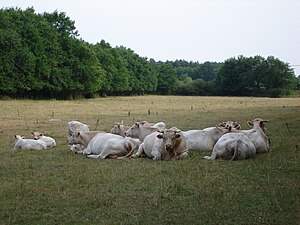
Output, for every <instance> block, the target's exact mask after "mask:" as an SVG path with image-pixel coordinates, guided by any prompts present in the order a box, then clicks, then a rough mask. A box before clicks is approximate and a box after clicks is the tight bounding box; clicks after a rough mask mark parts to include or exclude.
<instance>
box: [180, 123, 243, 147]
mask: <svg viewBox="0 0 300 225" xmlns="http://www.w3.org/2000/svg"><path fill="white" fill-rule="evenodd" d="M232 129H240V125H239V124H238V123H237V122H232V121H227V122H223V123H221V124H219V125H218V126H216V127H209V128H205V129H203V130H189V131H184V132H182V133H183V135H184V137H185V139H186V142H187V146H188V149H189V151H211V150H212V149H213V147H214V145H215V144H216V142H217V141H218V140H219V139H220V137H222V135H224V134H225V133H228V132H229V131H230V130H232Z"/></svg>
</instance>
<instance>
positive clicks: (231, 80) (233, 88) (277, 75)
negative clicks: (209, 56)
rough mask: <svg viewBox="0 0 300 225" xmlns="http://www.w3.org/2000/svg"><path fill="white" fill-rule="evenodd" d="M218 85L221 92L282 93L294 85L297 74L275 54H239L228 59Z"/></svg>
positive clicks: (263, 94) (285, 92)
mask: <svg viewBox="0 0 300 225" xmlns="http://www.w3.org/2000/svg"><path fill="white" fill-rule="evenodd" d="M216 86H217V89H218V94H220V95H236V96H238V95H239V96H270V97H280V96H284V95H289V94H290V93H291V91H292V90H294V89H295V75H294V72H293V70H291V69H290V68H289V66H288V64H286V63H284V62H282V61H280V60H279V59H275V58H274V57H271V56H270V57H268V58H267V59H264V58H263V57H261V56H255V57H249V58H247V57H244V56H239V57H238V58H237V59H235V58H231V59H228V60H226V61H225V64H224V66H223V67H222V68H221V69H220V71H219V73H218V77H217V79H216Z"/></svg>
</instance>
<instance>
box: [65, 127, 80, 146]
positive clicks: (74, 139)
mask: <svg viewBox="0 0 300 225" xmlns="http://www.w3.org/2000/svg"><path fill="white" fill-rule="evenodd" d="M68 143H69V145H74V144H81V143H82V138H81V131H80V130H76V131H75V132H74V133H73V134H72V135H71V136H69V137H68Z"/></svg>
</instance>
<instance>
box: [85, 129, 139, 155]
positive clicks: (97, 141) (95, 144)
mask: <svg viewBox="0 0 300 225" xmlns="http://www.w3.org/2000/svg"><path fill="white" fill-rule="evenodd" d="M140 144H141V141H140V140H139V139H135V138H131V137H121V136H119V135H117V136H116V137H106V135H98V136H96V137H95V138H94V139H92V140H91V142H90V145H89V146H88V147H87V148H89V150H90V151H91V153H92V155H88V156H87V157H88V158H93V159H105V158H107V157H110V158H117V157H120V156H124V155H126V154H128V153H130V152H134V151H136V150H137V149H138V148H139V146H140ZM99 152H100V153H99ZM97 153H99V154H97Z"/></svg>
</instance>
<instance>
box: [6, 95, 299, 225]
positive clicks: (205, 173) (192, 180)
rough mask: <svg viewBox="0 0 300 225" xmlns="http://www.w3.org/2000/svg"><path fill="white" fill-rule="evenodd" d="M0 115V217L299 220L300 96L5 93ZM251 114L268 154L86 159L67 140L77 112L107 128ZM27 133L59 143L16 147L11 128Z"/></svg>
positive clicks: (37, 220) (194, 124)
mask: <svg viewBox="0 0 300 225" xmlns="http://www.w3.org/2000/svg"><path fill="white" fill-rule="evenodd" d="M129 112H130V113H129ZM0 113H1V130H0V134H1V138H0V146H1V149H0V180H1V182H0V200H1V203H0V224H25V225H26V224H28V225H32V224H64V225H65V224H299V221H300V217H299V215H300V210H299V209H300V207H299V206H300V191H299V190H300V179H299V177H300V152H299V151H300V150H299V145H300V143H299V136H300V130H299V126H300V117H299V115H300V99H299V98H298V99H297V98H285V99H283V98H279V99H270V98H230V97H181V96H139V97H112V98H98V99H90V100H78V101H31V100H9V101H8V100H7V101H2V102H1V106H0ZM256 117H261V118H263V119H269V120H270V123H269V124H268V125H267V133H268V137H269V138H270V141H271V145H270V152H269V153H268V154H263V155H257V157H256V158H255V159H252V160H245V161H212V162H209V161H205V160H203V159H202V157H203V156H204V155H210V154H211V152H191V153H190V154H189V157H188V158H186V159H184V160H181V161H162V162H155V161H152V160H150V159H147V158H138V159H125V160H111V159H107V160H93V159H88V158H86V157H84V156H81V155H76V154H74V153H72V152H70V151H69V149H68V145H67V142H66V124H67V122H68V121H70V120H74V119H78V120H80V121H82V122H84V123H87V124H90V127H91V129H98V130H104V131H109V130H110V128H111V127H112V126H113V125H114V123H115V122H117V121H121V120H124V122H125V123H128V124H132V123H133V121H138V120H148V121H150V122H159V121H164V122H165V123H166V124H167V126H168V127H171V126H177V127H178V128H180V129H182V130H188V129H202V128H205V127H209V126H215V125H216V124H218V123H220V122H222V121H227V120H235V121H238V122H240V123H241V124H242V127H243V128H244V129H246V128H247V125H246V121H247V120H250V119H254V118H256ZM98 120H99V122H98V123H97V121H98ZM31 131H40V132H43V133H44V134H45V135H49V136H52V137H54V138H55V139H56V141H57V144H58V146H57V147H56V148H53V149H50V150H46V151H40V152H38V151H24V150H20V151H16V152H13V151H12V148H13V143H12V141H13V136H14V135H15V134H22V135H25V136H28V137H30V132H31Z"/></svg>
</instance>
